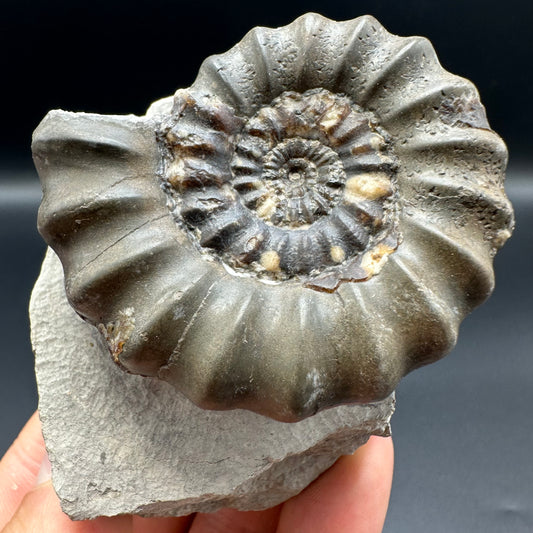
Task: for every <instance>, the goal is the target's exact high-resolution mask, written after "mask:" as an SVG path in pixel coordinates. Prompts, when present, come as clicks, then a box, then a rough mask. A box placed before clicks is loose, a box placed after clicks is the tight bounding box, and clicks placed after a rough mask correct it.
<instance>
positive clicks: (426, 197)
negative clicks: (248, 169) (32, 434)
mask: <svg viewBox="0 0 533 533" xmlns="http://www.w3.org/2000/svg"><path fill="white" fill-rule="evenodd" d="M311 89H325V90H326V91H329V92H331V93H332V94H339V95H343V97H344V96H346V97H347V98H348V99H350V101H351V102H352V103H353V105H354V106H357V107H358V108H360V109H362V110H364V111H365V112H369V113H372V114H373V116H375V117H376V119H377V121H378V122H379V128H383V130H384V131H386V132H387V134H388V136H389V137H390V149H391V150H392V152H393V153H394V158H395V161H396V164H395V165H396V166H395V170H394V176H393V178H391V179H393V185H394V190H395V195H396V199H395V202H396V203H395V208H394V224H393V226H394V232H396V233H395V235H397V242H396V244H395V245H394V246H390V247H389V248H387V252H386V253H382V254H381V255H380V253H378V252H379V250H378V252H377V251H376V248H373V249H371V250H369V251H367V252H368V253H367V255H366V256H365V255H364V254H365V250H366V249H363V250H361V251H360V250H359V249H356V250H355V251H354V252H353V253H354V254H355V255H354V257H356V260H357V261H359V263H357V264H358V265H359V267H360V268H363V267H364V270H365V273H366V274H364V275H361V276H359V278H357V277H356V276H354V277H353V278H350V276H349V275H347V274H345V273H343V274H342V275H340V274H339V275H337V274H336V273H337V272H340V270H336V269H337V267H336V266H331V267H330V266H327V268H330V269H332V270H331V272H333V277H334V278H335V279H334V280H333V281H331V284H330V286H325V287H324V286H323V287H313V286H312V283H311V286H310V285H309V283H307V282H308V281H309V280H308V279H307V278H306V279H299V278H298V276H297V275H295V276H294V277H288V279H284V280H281V281H276V280H275V279H274V280H272V279H262V278H261V277H260V276H259V277H258V276H256V275H247V274H246V272H239V271H236V270H234V269H232V268H228V265H227V264H226V262H225V260H224V257H217V255H216V254H214V253H212V250H211V249H208V250H207V252H206V250H205V249H204V248H202V246H203V245H202V244H199V243H198V242H197V241H195V237H194V235H193V233H194V231H191V228H189V227H187V226H186V225H184V224H182V219H180V216H181V215H180V214H178V215H177V213H176V203H178V204H179V202H180V201H181V200H180V197H179V190H178V191H177V192H176V190H175V189H174V190H170V187H169V181H168V168H169V165H170V164H171V163H172V158H173V156H172V154H171V155H170V156H169V144H168V142H167V141H166V140H164V139H162V135H163V134H164V133H165V132H168V124H169V123H171V124H173V125H176V124H178V125H179V124H180V112H181V111H180V109H178V108H179V106H180V105H182V104H180V102H181V101H182V98H183V92H182V91H178V93H177V97H176V103H175V105H174V104H173V100H172V99H165V100H162V101H160V102H158V103H156V104H154V106H153V107H152V108H151V109H150V110H149V113H148V114H147V116H146V117H133V116H125V117H119V116H100V115H91V114H82V113H79V114H77V113H67V112H63V111H52V112H50V113H49V114H48V115H47V117H46V118H45V119H44V120H43V122H42V123H41V125H40V126H39V127H38V128H37V130H36V132H35V134H34V141H33V152H34V159H35V163H36V166H37V169H38V171H39V174H40V177H41V179H42V183H43V191H44V197H43V203H42V205H41V208H40V210H39V230H40V232H41V233H42V235H43V237H44V238H45V240H46V241H47V243H48V244H49V245H50V246H51V247H52V248H53V249H54V251H55V252H56V253H57V254H58V256H59V257H60V259H61V261H62V264H63V267H64V271H65V286H66V291H67V295H68V298H69V301H70V303H71V305H72V306H73V308H74V309H75V310H76V311H77V312H78V313H79V314H80V316H82V317H83V318H84V319H85V320H87V321H88V322H90V323H91V324H93V325H94V326H95V327H97V328H98V329H99V330H100V331H101V332H102V335H103V337H104V339H105V340H106V341H107V343H108V346H109V349H110V352H111V354H112V356H113V358H114V360H115V361H116V362H117V364H119V365H120V366H121V367H123V368H124V369H125V370H127V371H129V372H133V373H137V374H142V375H147V376H158V377H159V378H161V379H164V380H166V381H169V382H170V383H172V384H173V385H174V386H175V387H176V388H177V389H178V390H179V391H181V392H182V393H184V394H185V395H186V396H187V397H189V398H190V399H191V400H192V401H193V402H195V403H196V404H198V405H200V406H201V407H205V408H210V409H232V408H245V409H250V410H252V411H256V412H258V413H261V414H264V415H267V416H270V417H272V418H275V419H278V420H282V421H296V420H300V419H302V418H304V417H307V416H309V415H312V414H314V413H316V412H317V411H318V410H321V409H324V408H327V407H331V406H334V405H339V404H343V403H349V402H374V401H376V400H379V399H382V398H384V397H386V396H387V395H388V394H389V393H390V392H391V391H392V390H393V389H394V388H395V386H396V384H397V383H398V381H399V380H400V379H401V377H402V376H403V375H405V374H406V373H407V372H409V371H410V370H412V369H414V368H416V367H419V366H421V365H424V364H426V363H429V362H432V361H435V360H437V359H439V358H440V357H442V356H443V355H444V354H446V353H447V352H448V351H449V350H450V349H451V348H452V347H453V345H454V343H455V341H456V336H457V329H458V326H459V323H460V321H461V320H462V318H463V317H464V316H465V315H466V314H467V313H469V312H470V311H471V310H472V309H473V308H474V307H475V306H477V305H479V304H480V303H481V302H483V301H484V300H485V299H486V298H487V297H488V296H489V294H490V293H491V291H492V288H493V283H494V282H493V272H492V257H493V255H494V253H495V252H496V250H497V249H498V248H499V247H501V246H502V245H503V243H504V242H505V240H506V239H507V238H508V237H509V236H510V232H511V230H512V227H513V215H512V210H511V206H510V204H509V202H508V200H507V199H506V197H505V194H504V191H503V185H502V184H503V179H504V170H505V166H506V158H507V155H506V148H505V145H504V144H503V142H502V140H501V139H500V138H499V137H498V136H497V135H496V134H495V133H494V132H493V131H491V130H490V128H489V125H488V123H487V120H486V117H485V112H484V109H483V107H482V105H481V104H480V102H479V97H478V94H477V91H476V89H475V87H474V86H473V85H472V84H471V83H470V82H468V81H466V80H464V79H462V78H459V77H457V76H453V75H451V74H449V73H448V72H446V71H445V70H443V69H442V67H441V66H440V65H439V63H438V60H437V58H436V56H435V53H434V51H433V49H432V47H431V45H430V43H429V41H427V40H426V39H423V38H420V37H406V38H404V37H396V36H393V35H391V34H389V33H387V32H386V31H385V30H384V28H383V27H382V26H381V25H380V24H379V23H378V22H377V21H376V20H375V19H373V18H372V17H369V16H364V17H360V18H357V19H354V20H351V21H346V22H333V21H331V20H328V19H326V18H324V17H322V16H319V15H315V14H308V15H305V16H303V17H300V18H298V19H297V20H296V21H295V22H293V23H292V24H290V25H289V26H286V27H283V28H279V29H268V28H255V29H254V30H252V31H251V32H250V33H248V35H246V37H245V38H244V39H243V41H242V42H241V43H239V44H238V45H236V46H235V47H234V48H232V49H231V50H230V51H229V52H227V53H225V54H222V55H218V56H213V57H211V58H208V59H207V60H206V61H205V62H204V64H203V65H202V67H201V69H200V72H199V75H198V78H197V80H196V81H195V83H194V84H193V86H192V87H191V88H190V89H188V90H187V91H188V93H189V94H192V95H195V96H196V97H204V96H206V95H207V97H209V98H212V97H213V98H216V99H217V101H219V102H221V105H222V106H223V107H224V109H227V110H228V113H229V115H228V116H227V117H226V118H224V117H222V119H223V120H226V122H225V123H224V124H225V126H223V129H224V128H225V131H226V130H227V131H231V133H229V134H228V136H227V138H226V140H225V141H223V142H222V141H220V139H219V138H217V139H218V140H216V141H213V142H214V143H215V145H216V146H219V145H220V146H222V145H223V146H225V147H226V148H224V149H222V148H221V149H220V150H219V151H218V152H217V154H218V156H217V157H219V160H218V161H219V163H216V162H215V160H214V159H213V160H211V159H209V157H210V156H209V155H206V156H205V157H203V158H201V159H202V161H200V163H201V164H202V165H211V163H213V164H214V167H213V168H214V169H215V170H214V172H215V174H216V175H220V172H222V171H221V170H220V169H221V168H222V167H223V172H229V173H232V172H233V171H232V168H233V170H235V165H236V163H235V159H232V157H233V156H232V155H231V154H232V153H233V152H231V146H233V144H232V143H233V142H234V138H235V134H234V129H235V128H236V130H237V131H239V127H240V126H239V124H241V123H243V121H245V120H247V119H248V118H250V117H253V116H255V115H256V114H257V113H258V111H259V110H260V109H261V108H262V107H264V106H268V105H269V104H270V103H271V102H272V101H273V100H274V99H276V98H278V97H279V96H280V95H282V94H283V93H286V92H287V91H294V92H296V93H305V92H306V91H309V90H311ZM180 99H181V100H180ZM173 105H174V107H173ZM219 118H220V117H219ZM217 127H218V126H217ZM217 127H214V129H213V132H215V133H216V131H219V130H217ZM165 128H167V129H165ZM198 132H199V135H200V137H201V138H202V139H204V140H205V142H208V141H209V142H211V141H212V136H213V135H215V133H213V132H211V130H209V128H207V129H206V128H205V127H204V126H198ZM210 132H211V133H210ZM210 136H211V137H210ZM210 139H211V140H210ZM221 142H222V144H220V143H221ZM291 142H292V141H291ZM217 143H218V144H217ZM228 147H230V148H228ZM217 150H218V148H217ZM224 150H230V151H227V152H225V151H224ZM228 154H229V155H228ZM215 155H216V154H215ZM213 157H214V156H213ZM215 159H216V157H215ZM191 161H192V160H187V163H191ZM220 161H222V163H220ZM200 163H199V164H200ZM215 163H216V164H215ZM191 164H192V163H191ZM220 164H222V167H221V166H220ZM217 165H218V166H217ZM232 165H233V166H232ZM228 169H229V170H228ZM362 172H365V170H364V169H363V170H362ZM217 173H218V174H217ZM237 174H238V173H237ZM187 176H193V177H194V176H196V174H194V172H192V173H189V174H187ZM187 176H186V177H187ZM391 183H392V182H391ZM202 186H205V185H202ZM178 189H179V188H178ZM246 194H249V193H246ZM249 198H250V197H249V196H248V199H249ZM291 216H292V215H291ZM287 220H289V222H291V221H292V220H293V219H291V218H290V217H289V218H288V219H287ZM391 227H392V226H391ZM200 230H201V231H204V229H203V227H202V228H200ZM217 231H218V230H217ZM391 231H392V229H391ZM372 238H374V237H372ZM375 239H378V237H375ZM376 242H377V241H376ZM398 243H399V244H398ZM340 259H341V261H340V262H342V259H343V257H342V256H341V257H340ZM387 259H388V260H387ZM344 267H345V263H343V264H341V265H339V267H338V269H342V268H344ZM327 268H326V270H327ZM294 270H297V269H294ZM308 271H310V269H309V268H307V270H305V273H306V274H305V275H308V274H307V272H308ZM328 272H329V271H328ZM343 272H344V271H343ZM297 274H298V272H297ZM309 275H311V274H309ZM313 275H314V273H313ZM350 279H359V280H360V281H359V282H353V281H350ZM339 280H340V281H342V283H340V281H339ZM324 283H326V282H323V284H324ZM326 285H327V283H326ZM317 288H318V289H320V290H317ZM324 288H325V289H327V290H323V289H324ZM328 291H329V292H328Z"/></svg>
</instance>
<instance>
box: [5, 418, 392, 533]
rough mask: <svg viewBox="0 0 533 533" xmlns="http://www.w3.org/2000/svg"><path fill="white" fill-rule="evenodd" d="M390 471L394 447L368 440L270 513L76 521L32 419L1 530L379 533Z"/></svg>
mask: <svg viewBox="0 0 533 533" xmlns="http://www.w3.org/2000/svg"><path fill="white" fill-rule="evenodd" d="M392 469H393V448H392V440H391V439H390V438H382V437H371V438H370V440H369V442H368V443H367V444H366V445H365V446H362V447H361V448H359V449H358V450H357V451H356V452H355V453H354V454H353V455H349V456H343V457H341V458H340V459H339V460H338V461H337V462H336V463H335V464H334V465H333V466H332V467H331V468H330V469H329V470H327V471H326V472H324V473H323V474H322V475H321V476H320V477H319V478H318V479H316V480H315V481H314V482H313V483H311V485H309V486H308V487H307V488H306V489H305V490H303V491H302V492H301V493H300V494H298V495H297V496H294V497H293V498H291V499H290V500H288V501H287V502H285V503H283V504H280V505H278V506H276V507H273V508H272V509H267V510H265V511H236V510H233V509H222V510H220V511H218V512H215V513H197V514H194V515H190V516H186V517H179V518H142V517H139V516H132V515H121V516H115V517H112V518H107V517H100V518H96V519H95V520H84V521H79V522H73V521H71V520H70V519H69V518H68V516H67V515H66V514H64V513H63V512H62V511H61V508H60V505H59V500H58V498H57V496H56V494H55V492H54V489H53V488H52V483H51V481H50V463H49V462H48V457H47V455H46V450H45V447H44V441H43V437H42V433H41V425H40V422H39V418H38V415H37V413H35V414H34V415H33V416H32V417H31V418H30V420H29V421H28V423H27V424H26V426H25V427H24V429H23V430H22V431H21V433H20V435H19V437H18V438H17V440H16V441H15V442H14V443H13V445H12V446H11V448H10V449H9V450H8V451H7V453H6V454H5V456H4V457H3V459H2V461H1V462H0V529H1V530H2V533H34V532H39V533H52V532H53V533H182V532H183V533H184V532H188V533H274V532H276V533H379V532H381V531H382V529H383V523H384V521H385V514H386V512H387V506H388V502H389V495H390V489H391V483H392ZM2 528H4V529H2Z"/></svg>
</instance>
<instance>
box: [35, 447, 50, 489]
mask: <svg viewBox="0 0 533 533" xmlns="http://www.w3.org/2000/svg"><path fill="white" fill-rule="evenodd" d="M51 479H52V465H51V464H50V459H48V454H47V453H45V454H44V458H43V462H42V463H41V468H40V469H39V473H38V474H37V479H36V480H35V486H37V485H42V484H43V483H46V482H48V481H50V480H51Z"/></svg>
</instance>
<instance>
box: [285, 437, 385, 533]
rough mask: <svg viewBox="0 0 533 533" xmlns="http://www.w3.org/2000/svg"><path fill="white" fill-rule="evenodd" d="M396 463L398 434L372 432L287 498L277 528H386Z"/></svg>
mask: <svg viewBox="0 0 533 533" xmlns="http://www.w3.org/2000/svg"><path fill="white" fill-rule="evenodd" d="M393 464H394V452H393V447H392V439H391V438H383V437H370V440H369V441H368V443H367V444H365V445H364V446H362V447H361V448H359V449H358V450H357V451H356V452H355V453H354V454H353V455H347V456H344V457H341V458H340V459H339V460H338V461H337V462H336V463H335V464H334V465H333V466H332V467H331V468H330V469H329V470H327V471H326V472H325V473H324V474H322V475H321V476H320V477H319V478H318V479H316V480H315V481H314V482H313V483H311V485H309V487H307V488H306V489H305V490H304V491H303V492H301V493H300V494H298V495H297V496H295V497H294V498H291V499H290V500H288V501H287V502H286V503H285V505H284V506H283V509H282V512H281V516H280V522H279V526H278V530H277V533H314V532H316V531H320V532H321V533H322V532H323V533H329V532H331V533H381V531H382V529H383V524H384V522H385V515H386V513H387V507H388V504H389V496H390V489H391V484H392V470H393Z"/></svg>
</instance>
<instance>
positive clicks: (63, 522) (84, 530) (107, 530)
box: [2, 481, 132, 533]
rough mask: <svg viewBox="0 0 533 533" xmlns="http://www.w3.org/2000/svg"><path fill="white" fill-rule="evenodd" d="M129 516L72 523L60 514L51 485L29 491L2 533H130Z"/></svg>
mask: <svg viewBox="0 0 533 533" xmlns="http://www.w3.org/2000/svg"><path fill="white" fill-rule="evenodd" d="M131 524H132V518H131V516H126V515H123V516H116V517H113V518H106V517H102V518H97V519H95V520H84V521H80V522H74V521H72V520H70V518H69V517H68V516H67V515H66V514H65V513H63V511H62V510H61V507H60V505H59V499H58V498H57V496H56V493H55V492H54V489H53V487H52V482H51V481H48V482H46V483H43V484H41V485H38V486H37V487H35V488H34V489H33V490H31V491H30V492H28V494H26V496H25V497H24V499H23V500H22V503H21V504H20V507H19V508H18V510H17V512H16V513H15V515H14V516H13V518H12V519H11V521H10V522H9V523H8V524H7V526H6V528H5V529H4V530H3V531H2V533H33V532H34V531H39V533H131V527H132V525H131Z"/></svg>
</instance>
